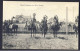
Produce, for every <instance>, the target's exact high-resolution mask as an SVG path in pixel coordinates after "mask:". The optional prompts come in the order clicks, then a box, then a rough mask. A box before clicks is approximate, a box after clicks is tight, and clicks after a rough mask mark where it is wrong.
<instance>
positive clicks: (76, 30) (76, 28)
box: [73, 24, 78, 37]
mask: <svg viewBox="0 0 80 51" xmlns="http://www.w3.org/2000/svg"><path fill="white" fill-rule="evenodd" d="M73 30H74V31H75V33H76V37H77V34H78V26H76V25H75V24H74V25H73Z"/></svg>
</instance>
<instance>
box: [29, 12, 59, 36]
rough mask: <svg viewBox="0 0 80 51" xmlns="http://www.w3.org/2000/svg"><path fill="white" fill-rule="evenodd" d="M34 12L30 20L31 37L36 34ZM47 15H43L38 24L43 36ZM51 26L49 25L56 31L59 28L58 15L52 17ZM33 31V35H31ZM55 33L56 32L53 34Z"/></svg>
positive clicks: (45, 30) (46, 26)
mask: <svg viewBox="0 0 80 51" xmlns="http://www.w3.org/2000/svg"><path fill="white" fill-rule="evenodd" d="M35 16H36V14H35V13H34V14H33V19H32V20H31V24H30V25H31V37H32V36H34V34H36V31H37V30H36V25H35V23H36V18H35ZM47 18H48V17H47V16H46V15H45V16H44V17H43V20H42V21H41V24H40V29H41V31H42V34H44V37H45V35H46V34H47V30H48V25H47ZM52 23H53V24H52V26H51V29H52V30H53V31H54V32H56V31H58V30H59V29H60V25H59V22H58V16H57V15H56V16H55V17H54V19H53V22H52ZM32 33H33V35H32ZM55 35H56V34H55Z"/></svg>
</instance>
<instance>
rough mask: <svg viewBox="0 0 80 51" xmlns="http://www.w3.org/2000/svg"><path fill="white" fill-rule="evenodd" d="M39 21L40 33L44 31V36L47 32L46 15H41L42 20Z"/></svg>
mask: <svg viewBox="0 0 80 51" xmlns="http://www.w3.org/2000/svg"><path fill="white" fill-rule="evenodd" d="M41 23H42V34H43V33H44V37H45V34H46V33H47V29H48V26H47V16H46V15H45V16H44V17H43V20H42V21H41Z"/></svg>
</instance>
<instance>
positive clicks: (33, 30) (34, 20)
mask: <svg viewBox="0 0 80 51" xmlns="http://www.w3.org/2000/svg"><path fill="white" fill-rule="evenodd" d="M35 16H36V14H35V13H33V19H32V20H31V37H32V32H33V33H36V25H35V22H36V19H35ZM33 36H34V34H33Z"/></svg>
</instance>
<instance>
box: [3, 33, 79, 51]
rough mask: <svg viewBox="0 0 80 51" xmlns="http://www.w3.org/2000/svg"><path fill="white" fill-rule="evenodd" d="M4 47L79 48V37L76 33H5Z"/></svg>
mask: <svg viewBox="0 0 80 51" xmlns="http://www.w3.org/2000/svg"><path fill="white" fill-rule="evenodd" d="M2 43H3V44H2V45H3V47H2V48H3V49H72V50H73V49H78V37H77V38H76V35H75V34H73V35H71V34H70V35H65V34H58V35H57V38H54V36H53V34H47V35H46V37H45V38H44V36H43V35H42V34H36V35H35V36H34V37H32V38H31V34H17V35H16V34H13V36H12V35H10V36H9V35H3V42H2Z"/></svg>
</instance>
